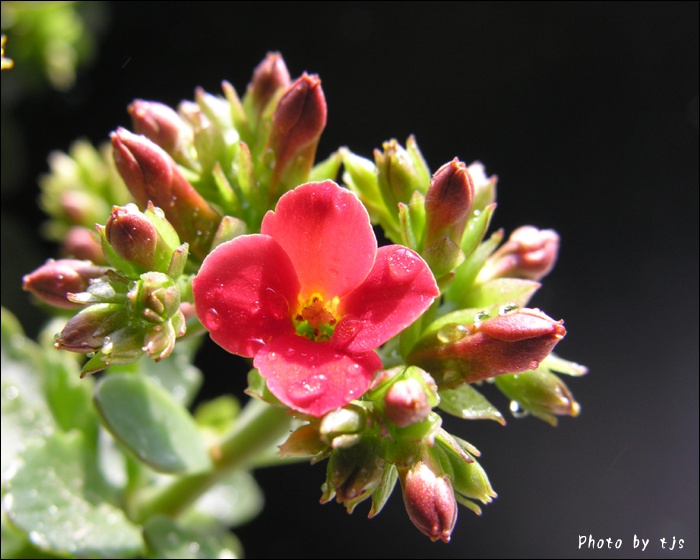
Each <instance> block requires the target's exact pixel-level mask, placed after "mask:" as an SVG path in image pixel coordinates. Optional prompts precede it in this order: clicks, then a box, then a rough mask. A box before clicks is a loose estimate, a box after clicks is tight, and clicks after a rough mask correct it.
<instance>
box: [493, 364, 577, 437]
mask: <svg viewBox="0 0 700 560" xmlns="http://www.w3.org/2000/svg"><path fill="white" fill-rule="evenodd" d="M496 386H497V387H498V388H499V390H500V391H501V392H502V393H503V394H504V395H505V396H506V397H508V398H509V399H511V401H512V402H515V403H517V405H518V407H519V408H520V409H521V410H522V411H526V412H530V413H531V414H532V415H533V416H536V417H538V418H541V419H542V420H544V421H546V422H549V423H550V424H552V425H556V423H557V419H556V416H578V414H579V412H580V410H581V407H580V406H579V404H578V403H577V402H576V400H575V399H574V396H573V395H572V393H571V391H570V390H569V388H568V387H567V386H566V383H564V382H563V381H562V380H561V379H560V378H559V377H558V376H556V375H554V374H553V373H549V372H548V371H543V370H542V369H538V370H536V371H526V372H524V373H519V374H513V375H501V376H499V377H497V378H496Z"/></svg>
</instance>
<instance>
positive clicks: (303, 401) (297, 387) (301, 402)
mask: <svg viewBox="0 0 700 560" xmlns="http://www.w3.org/2000/svg"><path fill="white" fill-rule="evenodd" d="M327 386H328V380H327V379H326V376H325V375H322V374H314V375H311V376H309V377H307V378H306V379H303V380H301V381H297V382H295V383H292V385H290V386H289V388H288V389H287V397H288V398H289V400H290V401H292V403H294V404H295V405H297V406H307V405H308V404H310V403H311V402H313V401H315V400H316V399H318V398H319V397H321V396H322V395H323V394H325V392H326V388H327Z"/></svg>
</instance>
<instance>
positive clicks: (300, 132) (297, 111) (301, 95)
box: [267, 73, 327, 194]
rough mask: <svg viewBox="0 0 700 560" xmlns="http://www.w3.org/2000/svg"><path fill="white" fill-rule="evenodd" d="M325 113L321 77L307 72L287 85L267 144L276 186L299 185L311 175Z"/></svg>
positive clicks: (324, 125) (276, 111)
mask: <svg viewBox="0 0 700 560" xmlns="http://www.w3.org/2000/svg"><path fill="white" fill-rule="evenodd" d="M326 115H327V110H326V98H325V96H324V95H323V89H322V88H321V80H320V79H319V78H318V76H315V75H308V74H306V73H304V74H303V75H302V76H301V77H300V78H298V79H297V80H295V81H294V82H293V83H292V84H291V85H290V86H289V87H288V88H287V91H286V92H285V93H284V95H283V96H282V97H281V98H280V100H279V103H278V104H277V108H276V109H275V113H274V115H273V117H272V129H271V130H270V138H269V139H268V144H267V146H268V149H269V150H271V151H272V153H273V154H274V168H275V169H274V175H273V185H274V184H277V183H279V182H282V183H283V184H284V185H286V186H287V187H290V186H296V184H298V181H302V182H303V181H304V180H306V178H308V174H309V172H310V171H311V167H312V166H313V162H314V158H315V156H316V147H317V146H318V141H319V139H320V137H321V133H322V132H323V129H324V128H325V127H326ZM287 183H294V184H290V185H287ZM274 190H275V189H274V188H273V191H274ZM277 194H279V193H277Z"/></svg>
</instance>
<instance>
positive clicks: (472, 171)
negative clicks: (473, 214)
mask: <svg viewBox="0 0 700 560" xmlns="http://www.w3.org/2000/svg"><path fill="white" fill-rule="evenodd" d="M467 171H469V175H470V176H471V178H472V182H473V183H474V204H473V205H472V208H473V209H474V210H479V211H483V210H484V208H486V207H487V206H489V205H490V204H493V203H494V202H496V184H497V183H498V177H497V176H496V175H491V176H490V177H489V176H488V175H486V168H485V167H484V164H483V163H481V162H479V161H475V162H474V163H472V164H470V165H469V167H467Z"/></svg>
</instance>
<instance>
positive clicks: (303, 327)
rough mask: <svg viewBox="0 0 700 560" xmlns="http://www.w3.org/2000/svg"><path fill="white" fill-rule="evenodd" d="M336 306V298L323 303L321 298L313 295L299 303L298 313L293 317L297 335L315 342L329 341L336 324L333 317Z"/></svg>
mask: <svg viewBox="0 0 700 560" xmlns="http://www.w3.org/2000/svg"><path fill="white" fill-rule="evenodd" d="M337 306H338V298H333V299H332V300H331V301H330V302H327V303H324V301H323V297H322V296H320V295H319V294H313V295H312V296H311V297H310V298H309V299H308V300H306V301H305V302H302V303H301V305H300V311H299V313H297V314H296V316H295V317H294V327H295V328H296V331H297V333H299V334H300V335H301V336H304V337H306V338H308V339H309V340H313V341H316V342H322V341H325V340H330V338H331V336H332V335H333V331H334V330H335V325H336V323H337V320H336V318H335V316H334V312H335V310H336V308H337Z"/></svg>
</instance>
